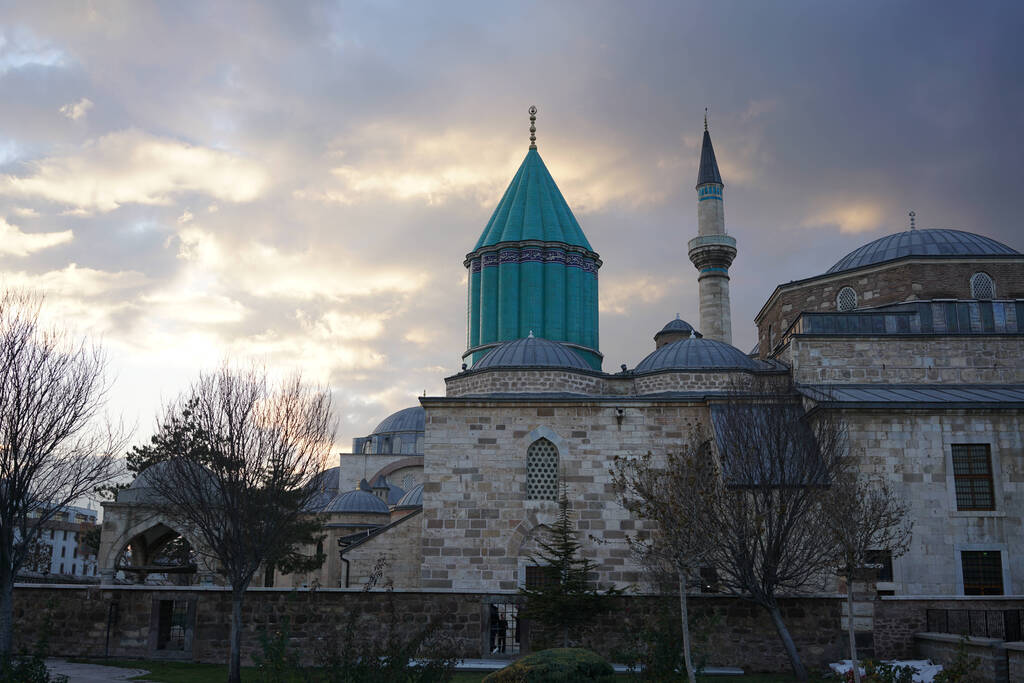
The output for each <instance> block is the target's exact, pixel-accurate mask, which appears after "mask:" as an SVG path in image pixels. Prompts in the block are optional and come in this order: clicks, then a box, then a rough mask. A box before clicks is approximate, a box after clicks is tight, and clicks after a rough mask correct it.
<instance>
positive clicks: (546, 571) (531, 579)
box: [526, 565, 558, 588]
mask: <svg viewBox="0 0 1024 683" xmlns="http://www.w3.org/2000/svg"><path fill="white" fill-rule="evenodd" d="M557 585H558V570H557V569H556V568H554V567H547V566H537V565H534V566H529V567H527V568H526V587H527V588H541V587H543V586H557Z"/></svg>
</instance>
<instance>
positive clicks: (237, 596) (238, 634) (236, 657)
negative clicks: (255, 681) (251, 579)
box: [228, 588, 245, 683]
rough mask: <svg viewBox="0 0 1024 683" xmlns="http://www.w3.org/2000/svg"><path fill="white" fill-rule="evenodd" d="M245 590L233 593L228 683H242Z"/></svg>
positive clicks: (236, 590)
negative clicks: (243, 600)
mask: <svg viewBox="0 0 1024 683" xmlns="http://www.w3.org/2000/svg"><path fill="white" fill-rule="evenodd" d="M244 597H245V589H244V588H243V589H241V590H238V589H235V590H233V591H231V640H230V642H231V651H230V653H229V654H228V683H242V599H243V598H244Z"/></svg>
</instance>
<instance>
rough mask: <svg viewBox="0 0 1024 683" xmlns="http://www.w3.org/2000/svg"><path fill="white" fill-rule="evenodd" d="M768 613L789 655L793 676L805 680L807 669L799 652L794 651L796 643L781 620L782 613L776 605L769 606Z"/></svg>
mask: <svg viewBox="0 0 1024 683" xmlns="http://www.w3.org/2000/svg"><path fill="white" fill-rule="evenodd" d="M768 613H769V614H771V615H772V623H773V624H775V630H776V631H778V632H779V638H780V639H781V640H782V645H783V646H784V647H785V648H786V654H787V655H789V663H790V664H792V665H793V676H794V677H796V680H798V681H806V680H807V669H805V668H804V663H803V662H801V661H800V653H799V652H797V651H796V643H794V642H793V637H792V636H791V635H789V629H787V628H786V625H785V624H784V623H783V622H782V613H781V612H779V608H778V606H777V605H773V606H771V607H769V608H768Z"/></svg>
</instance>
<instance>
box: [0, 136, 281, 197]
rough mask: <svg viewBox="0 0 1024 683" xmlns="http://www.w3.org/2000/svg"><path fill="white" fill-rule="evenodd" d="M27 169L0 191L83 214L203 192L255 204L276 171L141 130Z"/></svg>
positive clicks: (95, 142)
mask: <svg viewBox="0 0 1024 683" xmlns="http://www.w3.org/2000/svg"><path fill="white" fill-rule="evenodd" d="M26 166H27V167H28V174H27V175H24V176H17V175H7V176H5V177H3V178H0V193H5V194H10V195H14V196H18V197H31V198H37V199H45V200H49V201H53V202H57V203H59V204H64V205H67V206H70V207H72V209H77V210H80V211H103V212H106V211H113V210H114V209H116V208H118V207H119V206H121V205H123V204H129V203H137V204H170V203H171V202H172V200H173V198H174V196H175V195H180V194H182V193H185V192H198V193H203V194H207V195H210V196H212V197H216V198H218V199H222V200H225V201H232V202H246V201H252V200H253V199H255V198H256V197H258V196H259V194H260V192H262V191H263V189H264V188H265V187H266V185H267V183H268V181H269V176H268V174H267V172H266V171H265V170H264V169H263V168H262V167H260V166H259V165H257V164H255V163H253V162H251V161H248V160H245V159H243V158H240V157H238V156H234V155H232V154H228V153H226V152H222V151H219V150H214V149H209V148H204V147H198V146H193V145H189V144H185V143H182V142H178V141H176V140H169V139H166V138H159V137H156V136H153V135H150V134H147V133H144V132H142V131H139V130H127V131H120V132H117V133H110V134H108V135H104V136H103V137H101V138H99V139H97V140H91V141H89V142H87V143H86V144H85V145H84V146H83V148H82V149H81V150H80V152H79V153H77V154H72V155H68V156H57V157H49V158H45V159H42V160H40V161H35V162H31V163H28V164H26Z"/></svg>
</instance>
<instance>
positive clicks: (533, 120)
mask: <svg viewBox="0 0 1024 683" xmlns="http://www.w3.org/2000/svg"><path fill="white" fill-rule="evenodd" d="M536 124H537V107H535V106H533V105H532V104H531V105H530V149H537V125H536Z"/></svg>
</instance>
